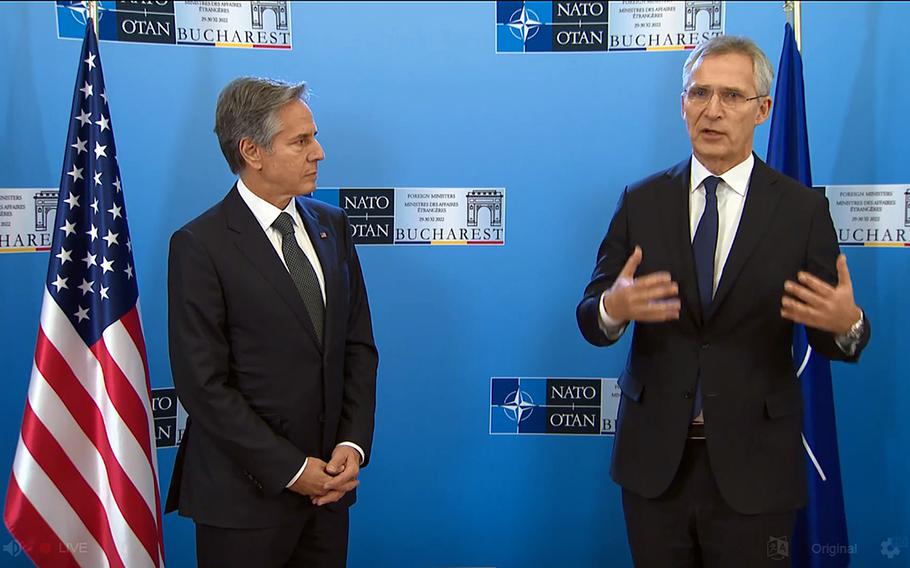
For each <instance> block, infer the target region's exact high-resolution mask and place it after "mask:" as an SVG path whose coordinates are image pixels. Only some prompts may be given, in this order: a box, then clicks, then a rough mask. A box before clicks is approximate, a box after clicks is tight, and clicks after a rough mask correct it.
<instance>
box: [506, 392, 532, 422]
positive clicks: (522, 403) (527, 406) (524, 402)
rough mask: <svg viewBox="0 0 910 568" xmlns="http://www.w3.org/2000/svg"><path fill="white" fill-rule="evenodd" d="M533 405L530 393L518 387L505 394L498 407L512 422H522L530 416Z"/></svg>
mask: <svg viewBox="0 0 910 568" xmlns="http://www.w3.org/2000/svg"><path fill="white" fill-rule="evenodd" d="M534 406H535V405H534V400H533V399H531V395H529V394H528V393H526V392H525V391H523V390H521V389H518V390H516V391H513V392H510V393H509V394H507V395H506V398H505V400H504V401H502V404H501V405H500V408H502V410H503V412H505V413H506V416H507V417H508V418H509V420H511V421H513V422H524V421H525V420H527V419H528V418H530V416H531V413H532V412H534Z"/></svg>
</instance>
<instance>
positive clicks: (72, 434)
mask: <svg viewBox="0 0 910 568" xmlns="http://www.w3.org/2000/svg"><path fill="white" fill-rule="evenodd" d="M28 402H29V404H30V405H31V409H32V411H33V412H34V413H35V415H36V416H37V418H38V420H40V421H41V423H42V424H43V425H44V427H45V428H47V430H48V432H50V435H51V436H53V437H54V439H55V440H56V441H57V442H58V443H59V444H60V446H61V447H62V448H63V451H64V452H66V455H67V457H68V458H69V460H70V461H71V462H72V464H73V466H74V467H75V468H76V470H78V472H79V475H80V476H81V478H82V480H84V482H85V483H86V484H87V485H88V486H89V487H90V488H91V490H92V491H93V492H94V493H95V495H97V496H98V499H99V501H100V503H101V504H102V505H103V506H104V507H105V509H106V511H107V515H108V519H107V522H108V524H109V527H110V530H111V531H112V534H113V538H114V542H115V544H116V546H117V550H118V551H119V552H120V555H121V558H122V559H123V562H124V564H126V565H127V566H130V567H131V568H132V567H133V566H135V567H140V566H153V565H154V564H152V563H151V561H150V559H149V556H148V554H147V553H146V551H145V549H144V548H143V547H142V543H141V542H140V541H139V538H138V537H137V536H136V534H135V533H133V531H132V529H131V527H130V526H129V524H128V523H127V521H126V519H124V518H123V513H122V512H121V511H120V507H118V506H117V502H116V500H115V499H114V495H113V492H112V490H111V486H110V482H109V479H108V476H107V471H106V469H105V466H104V463H103V459H102V457H101V454H99V453H98V450H97V449H96V448H95V446H94V445H93V444H92V442H91V440H89V439H88V438H87V437H86V436H85V433H84V432H83V431H82V429H81V428H80V427H79V424H78V423H77V422H76V421H75V420H74V419H73V417H72V415H71V414H70V413H69V411H68V410H67V409H66V406H65V405H64V403H63V401H62V400H60V398H59V397H58V396H57V393H56V392H55V391H54V390H53V389H52V388H51V387H50V385H49V384H48V383H47V381H46V379H45V378H44V377H43V376H41V373H39V372H38V371H37V369H35V371H34V372H33V373H32V381H31V385H30V386H29V393H28Z"/></svg>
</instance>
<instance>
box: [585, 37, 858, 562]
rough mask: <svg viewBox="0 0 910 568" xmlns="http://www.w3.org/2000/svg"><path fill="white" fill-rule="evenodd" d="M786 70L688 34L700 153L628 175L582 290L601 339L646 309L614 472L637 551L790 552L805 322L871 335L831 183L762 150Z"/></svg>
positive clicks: (694, 554)
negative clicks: (776, 76) (783, 166)
mask: <svg viewBox="0 0 910 568" xmlns="http://www.w3.org/2000/svg"><path fill="white" fill-rule="evenodd" d="M772 77H773V71H772V68H771V64H770V63H769V62H768V59H767V57H766V56H765V54H764V53H762V51H761V50H760V49H759V48H758V46H756V45H755V43H753V42H752V41H751V40H749V39H746V38H738V37H730V36H721V37H718V38H714V39H712V40H710V41H707V42H705V43H703V44H701V45H700V46H699V47H697V48H696V49H695V50H693V51H692V53H691V54H690V56H689V58H688V59H687V60H686V63H685V65H684V68H683V87H684V90H683V92H682V101H681V102H682V116H683V118H684V120H685V122H686V127H687V130H688V133H689V138H690V140H691V143H692V156H691V157H689V158H686V159H685V160H684V161H683V162H681V163H679V164H677V165H676V166H674V167H672V168H670V169H668V170H664V171H661V172H658V173H656V174H654V175H652V176H650V177H648V178H646V179H644V180H642V181H639V182H636V183H634V184H632V185H630V186H628V187H627V188H626V189H625V190H624V191H623V193H622V197H621V199H620V202H619V206H618V208H617V210H616V212H615V214H614V216H613V219H612V221H611V223H610V227H609V229H608V231H607V234H606V237H605V238H604V240H603V243H602V244H601V246H600V249H599V252H598V255H597V264H596V267H595V269H594V274H593V277H592V279H591V282H590V284H588V286H587V288H586V289H585V293H584V297H583V299H582V300H581V302H580V303H579V305H578V309H577V316H578V324H579V327H580V329H581V331H582V334H583V335H584V337H585V338H586V339H587V340H588V341H589V342H590V343H592V344H594V345H597V346H607V345H612V344H613V343H615V342H616V341H617V340H618V339H619V338H620V336H622V335H623V333H624V331H625V329H626V327H627V326H628V325H629V323H630V322H635V325H634V330H633V337H632V345H631V351H630V354H629V357H628V362H627V365H626V368H625V370H624V371H623V372H622V374H621V376H620V379H619V385H620V388H621V390H622V399H621V403H620V409H619V420H618V425H617V431H616V439H615V444H614V448H613V464H612V469H611V473H612V476H613V479H614V480H616V482H617V483H619V484H620V485H621V486H622V499H623V510H624V513H625V518H626V526H627V532H628V538H629V544H630V548H631V550H632V556H633V558H634V560H635V564H636V565H637V566H655V567H665V566H702V565H703V566H764V565H779V564H781V563H780V562H779V561H778V560H774V559H775V558H779V557H780V555H773V554H769V553H768V546H769V544H774V543H777V542H780V539H789V537H790V535H791V533H792V530H793V524H794V519H795V512H796V510H797V509H799V508H800V507H802V506H803V505H804V504H805V502H806V474H807V470H806V458H805V455H804V450H803V446H802V441H801V435H800V431H801V425H802V398H801V391H800V385H799V383H798V382H797V378H796V372H795V366H794V361H793V356H792V351H791V341H792V336H793V326H794V322H796V323H801V324H804V325H806V326H807V332H808V336H809V341H810V343H811V345H812V347H813V348H814V349H815V350H816V351H818V352H819V353H821V354H823V355H824V356H826V357H828V358H830V359H838V360H843V361H851V362H855V361H856V360H857V359H858V358H859V354H860V352H861V351H862V349H863V348H864V347H865V345H866V343H867V342H868V340H869V335H870V324H869V322H868V320H866V318H865V316H864V315H863V312H862V310H861V309H860V308H859V307H857V305H856V303H855V302H854V299H853V290H852V287H851V284H850V275H849V272H848V270H847V264H846V260H845V258H844V256H843V255H839V254H838V246H837V238H836V234H835V231H834V226H833V224H832V222H831V217H830V214H829V212H828V205H827V202H826V200H825V199H824V197H823V196H821V195H820V194H818V193H816V192H813V191H812V190H810V189H808V188H806V187H804V186H802V185H801V184H800V183H798V182H797V181H795V180H793V179H790V178H788V177H786V176H784V175H782V174H780V173H778V172H776V171H774V170H772V169H771V168H769V167H768V166H767V165H766V164H765V163H764V162H762V161H761V160H760V159H759V158H758V157H757V156H756V155H755V154H753V153H752V145H753V135H754V131H755V127H756V126H757V125H759V124H761V123H763V122H764V121H765V120H766V119H767V118H768V115H769V113H770V110H771V98H770V97H769V96H768V95H769V93H770V90H771V81H772Z"/></svg>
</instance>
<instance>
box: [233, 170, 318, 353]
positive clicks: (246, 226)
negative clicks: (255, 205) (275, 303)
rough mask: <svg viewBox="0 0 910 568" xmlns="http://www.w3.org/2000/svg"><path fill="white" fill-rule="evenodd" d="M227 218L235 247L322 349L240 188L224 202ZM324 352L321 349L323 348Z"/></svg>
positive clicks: (295, 292)
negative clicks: (234, 235) (241, 194)
mask: <svg viewBox="0 0 910 568" xmlns="http://www.w3.org/2000/svg"><path fill="white" fill-rule="evenodd" d="M224 207H225V215H226V217H227V225H228V229H230V230H231V231H233V232H234V233H236V238H235V239H234V245H235V246H236V247H237V248H238V249H239V250H240V252H241V253H242V254H243V256H244V257H246V259H247V260H248V261H249V262H250V263H251V264H252V265H253V266H255V267H256V269H257V271H258V272H259V273H260V274H261V275H262V276H263V278H265V279H266V281H268V282H269V284H271V285H272V287H273V288H274V289H275V291H276V292H277V293H278V297H280V298H281V299H282V301H284V303H286V304H287V306H288V308H289V309H290V310H291V312H293V313H294V315H295V316H296V317H297V319H298V320H299V321H300V323H301V324H302V325H303V327H304V328H306V330H307V333H309V334H310V337H312V339H313V342H314V343H316V344H317V345H319V342H318V341H317V340H316V332H315V330H314V329H313V322H312V321H310V316H309V314H308V313H307V311H306V306H305V305H304V303H303V300H302V299H301V298H300V293H299V292H298V291H297V288H296V287H295V286H294V281H293V280H291V275H290V274H288V271H287V268H285V267H284V264H283V263H282V262H281V259H280V258H278V255H277V254H276V253H275V248H274V247H273V246H272V243H271V242H270V241H269V239H268V237H267V236H266V235H265V232H264V231H263V230H262V227H261V226H260V225H259V222H258V221H256V217H255V216H253V212H252V211H250V209H249V208H248V207H247V206H246V203H244V202H243V198H242V197H240V193H238V191H237V186H234V188H233V189H231V191H230V193H228V195H227V197H225V199H224ZM320 349H321V346H320Z"/></svg>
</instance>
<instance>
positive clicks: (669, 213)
mask: <svg viewBox="0 0 910 568" xmlns="http://www.w3.org/2000/svg"><path fill="white" fill-rule="evenodd" d="M691 167H692V162H691V158H689V159H686V160H684V161H682V162H680V163H679V164H677V165H675V166H674V167H673V168H672V169H670V170H668V171H667V173H666V175H667V178H668V179H667V182H668V185H669V188H668V190H669V193H670V199H668V200H666V201H664V200H661V201H660V202H661V203H663V204H664V207H663V217H664V223H663V225H664V227H665V228H666V230H667V232H668V233H667V240H668V242H669V243H670V250H671V251H672V255H671V258H673V259H674V260H675V261H676V274H675V280H676V282H677V284H679V293H680V299H681V300H682V303H683V306H684V308H685V309H687V310H688V311H689V313H690V315H691V317H692V320H693V321H694V322H696V325H701V301H700V300H699V299H698V284H697V282H696V280H695V258H694V257H693V256H692V237H691V236H690V235H689V177H690V171H691ZM642 252H643V253H644V254H645V255H647V254H648V251H642Z"/></svg>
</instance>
